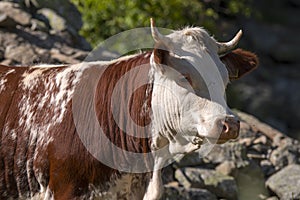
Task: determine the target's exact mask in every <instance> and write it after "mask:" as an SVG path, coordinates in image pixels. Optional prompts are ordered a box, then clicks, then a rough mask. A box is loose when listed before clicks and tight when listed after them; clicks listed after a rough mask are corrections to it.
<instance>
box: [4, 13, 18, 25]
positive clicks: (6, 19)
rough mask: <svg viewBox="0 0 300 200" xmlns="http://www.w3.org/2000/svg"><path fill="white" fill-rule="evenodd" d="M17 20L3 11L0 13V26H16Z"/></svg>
mask: <svg viewBox="0 0 300 200" xmlns="http://www.w3.org/2000/svg"><path fill="white" fill-rule="evenodd" d="M16 25H17V22H16V21H15V20H14V19H13V18H11V17H9V16H8V15H7V14H5V13H0V27H6V28H11V27H16Z"/></svg>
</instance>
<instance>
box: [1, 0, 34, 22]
mask: <svg viewBox="0 0 300 200" xmlns="http://www.w3.org/2000/svg"><path fill="white" fill-rule="evenodd" d="M0 13H4V14H6V15H7V16H9V17H10V18H12V19H13V20H14V21H16V23H18V24H20V25H22V26H30V20H31V15H30V14H29V13H27V12H25V11H24V10H22V9H21V8H20V6H19V4H17V3H12V2H0Z"/></svg>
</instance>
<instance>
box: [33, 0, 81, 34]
mask: <svg viewBox="0 0 300 200" xmlns="http://www.w3.org/2000/svg"><path fill="white" fill-rule="evenodd" d="M36 7H37V8H38V9H41V8H48V9H51V10H55V11H56V14H57V15H59V16H60V17H62V18H63V19H65V20H66V22H67V25H68V26H71V27H73V28H74V29H75V30H76V31H79V30H80V28H81V27H82V19H81V14H80V12H79V11H78V10H77V8H76V7H75V6H74V4H73V3H71V1H69V0H66V1H61V0H51V1H49V0H38V5H37V6H36Z"/></svg>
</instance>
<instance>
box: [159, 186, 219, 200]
mask: <svg viewBox="0 0 300 200" xmlns="http://www.w3.org/2000/svg"><path fill="white" fill-rule="evenodd" d="M161 199H162V200H199V199H201V200H217V197H216V196H215V195H214V194H212V193H211V192H209V191H208V190H205V189H199V188H183V187H176V186H166V187H165V192H164V194H163V197H162V198H161Z"/></svg>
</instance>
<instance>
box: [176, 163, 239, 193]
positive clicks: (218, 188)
mask: <svg viewBox="0 0 300 200" xmlns="http://www.w3.org/2000/svg"><path fill="white" fill-rule="evenodd" d="M175 177H176V178H177V180H178V181H179V182H180V183H181V184H182V185H183V186H184V187H185V188H205V189H207V190H209V191H210V192H212V193H213V194H215V195H216V196H218V197H222V198H227V199H236V198H237V185H236V183H235V180H234V178H233V177H231V176H226V175H223V174H221V173H219V172H217V171H215V170H210V169H199V168H183V169H178V170H176V172H175Z"/></svg>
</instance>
